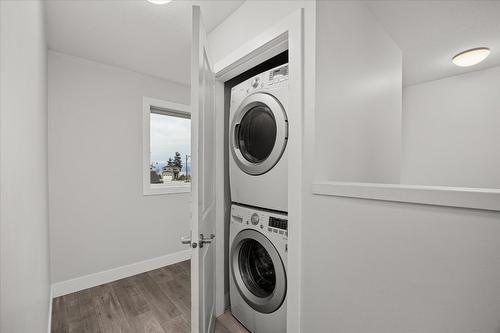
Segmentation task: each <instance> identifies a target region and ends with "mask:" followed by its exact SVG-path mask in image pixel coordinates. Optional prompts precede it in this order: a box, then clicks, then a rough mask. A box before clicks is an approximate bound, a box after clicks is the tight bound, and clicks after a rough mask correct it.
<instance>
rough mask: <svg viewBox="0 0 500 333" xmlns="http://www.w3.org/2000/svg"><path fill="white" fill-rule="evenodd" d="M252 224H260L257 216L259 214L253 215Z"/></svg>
mask: <svg viewBox="0 0 500 333" xmlns="http://www.w3.org/2000/svg"><path fill="white" fill-rule="evenodd" d="M250 222H252V224H253V225H257V224H259V215H257V213H253V214H252V216H251V217H250Z"/></svg>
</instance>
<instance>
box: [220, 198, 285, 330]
mask: <svg viewBox="0 0 500 333" xmlns="http://www.w3.org/2000/svg"><path fill="white" fill-rule="evenodd" d="M287 226H288V220H287V215H286V214H284V213H276V212H270V211H266V210H260V209H255V208H251V207H245V206H240V205H232V207H231V224H230V230H229V274H230V276H229V294H230V299H231V312H232V314H233V316H234V317H235V318H236V319H238V320H239V321H240V322H241V323H242V324H243V325H244V326H245V327H246V328H247V329H248V330H249V331H250V332H252V333H285V332H286V294H287V270H286V267H287V241H288V230H287V229H288V228H287Z"/></svg>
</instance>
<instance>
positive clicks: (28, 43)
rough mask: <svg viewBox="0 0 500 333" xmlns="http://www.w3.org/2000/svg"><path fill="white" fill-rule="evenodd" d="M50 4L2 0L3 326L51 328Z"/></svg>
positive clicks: (16, 331)
mask: <svg viewBox="0 0 500 333" xmlns="http://www.w3.org/2000/svg"><path fill="white" fill-rule="evenodd" d="M43 17H44V11H43V4H42V3H41V2H38V1H21V2H19V1H0V25H1V26H0V34H1V35H0V43H1V44H0V112H1V113H0V182H1V186H0V250H1V251H0V252H1V254H0V309H1V311H0V331H1V332H5V333H25V332H30V333H31V332H33V333H34V332H47V324H48V319H49V302H50V299H49V296H50V276H49V244H48V241H49V239H48V202H47V198H48V194H47V48H46V43H45V31H44V22H43V21H44V20H43Z"/></svg>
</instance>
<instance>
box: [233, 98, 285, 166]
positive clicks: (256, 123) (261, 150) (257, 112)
mask: <svg viewBox="0 0 500 333" xmlns="http://www.w3.org/2000/svg"><path fill="white" fill-rule="evenodd" d="M237 140H238V145H239V147H240V151H241V154H242V155H243V157H244V158H245V159H246V160H247V161H249V162H251V163H262V162H263V161H264V160H265V159H266V158H268V157H269V155H270V154H271V152H272V151H273V148H274V143H275V142H276V121H275V120H274V116H273V113H272V111H271V110H270V109H269V107H268V106H267V105H264V104H262V105H257V106H254V107H253V108H251V109H250V110H248V111H247V113H246V114H245V115H244V116H243V118H242V119H241V122H240V124H239V131H238V138H237Z"/></svg>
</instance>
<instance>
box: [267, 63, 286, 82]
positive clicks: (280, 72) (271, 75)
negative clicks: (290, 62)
mask: <svg viewBox="0 0 500 333" xmlns="http://www.w3.org/2000/svg"><path fill="white" fill-rule="evenodd" d="M278 75H282V76H286V75H288V66H283V67H281V68H278V69H275V70H273V71H271V72H270V73H269V80H273V79H274V78H275V77H276V76H278Z"/></svg>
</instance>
